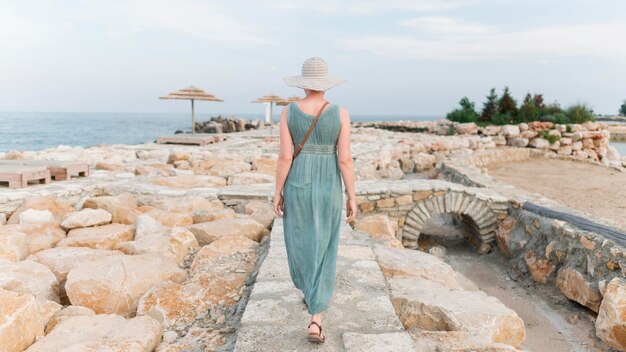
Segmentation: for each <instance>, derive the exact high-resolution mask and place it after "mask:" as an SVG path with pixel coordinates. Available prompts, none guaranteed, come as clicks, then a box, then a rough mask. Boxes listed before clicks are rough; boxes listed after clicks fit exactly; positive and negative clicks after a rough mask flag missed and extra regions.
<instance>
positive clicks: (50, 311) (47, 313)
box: [38, 300, 63, 327]
mask: <svg viewBox="0 0 626 352" xmlns="http://www.w3.org/2000/svg"><path fill="white" fill-rule="evenodd" d="M38 304H39V314H40V315H41V322H42V323H43V325H44V327H45V326H46V324H48V321H50V319H52V317H53V316H54V315H55V314H56V313H58V312H59V311H60V310H61V309H63V306H62V305H60V304H59V303H57V302H54V301H48V300H39V301H38Z"/></svg>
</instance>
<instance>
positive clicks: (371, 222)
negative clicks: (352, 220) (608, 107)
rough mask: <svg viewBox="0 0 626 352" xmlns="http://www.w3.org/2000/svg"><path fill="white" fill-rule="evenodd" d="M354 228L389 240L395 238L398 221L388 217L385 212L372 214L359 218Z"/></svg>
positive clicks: (374, 236) (377, 237)
mask: <svg viewBox="0 0 626 352" xmlns="http://www.w3.org/2000/svg"><path fill="white" fill-rule="evenodd" d="M354 229H355V230H357V231H363V232H365V233H367V234H369V235H370V236H371V237H373V238H376V239H381V240H391V239H396V232H397V231H398V222H397V221H395V220H391V219H389V217H388V216H387V215H385V214H374V215H368V216H365V217H363V218H361V219H359V220H358V221H357V222H356V225H355V226H354Z"/></svg>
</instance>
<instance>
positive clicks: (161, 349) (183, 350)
mask: <svg viewBox="0 0 626 352" xmlns="http://www.w3.org/2000/svg"><path fill="white" fill-rule="evenodd" d="M168 334H170V335H176V336H178V334H177V333H176V332H173V331H166V332H165V333H163V341H161V344H160V345H159V346H158V347H157V349H156V352H187V351H194V350H195V349H198V348H201V349H202V350H204V351H216V350H217V348H218V347H220V346H222V345H223V344H224V335H223V334H221V333H220V331H219V330H216V329H211V328H201V327H196V326H192V327H191V328H189V330H188V331H187V334H185V336H183V337H182V338H180V339H178V340H176V341H169V340H168V339H167V338H166V337H167V335H168ZM198 346H200V347H198Z"/></svg>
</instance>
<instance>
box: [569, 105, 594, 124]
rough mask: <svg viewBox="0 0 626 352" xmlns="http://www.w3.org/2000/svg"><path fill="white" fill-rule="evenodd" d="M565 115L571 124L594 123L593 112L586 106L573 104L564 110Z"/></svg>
mask: <svg viewBox="0 0 626 352" xmlns="http://www.w3.org/2000/svg"><path fill="white" fill-rule="evenodd" d="M565 115H567V118H568V119H569V122H571V123H583V122H586V121H594V120H595V118H594V117H593V110H591V108H590V107H588V106H587V105H586V104H575V105H572V106H570V107H568V108H567V110H565Z"/></svg>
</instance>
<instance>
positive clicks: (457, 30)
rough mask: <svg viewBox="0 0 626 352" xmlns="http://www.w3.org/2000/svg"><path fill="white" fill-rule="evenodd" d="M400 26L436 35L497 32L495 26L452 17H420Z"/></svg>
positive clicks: (404, 22)
mask: <svg viewBox="0 0 626 352" xmlns="http://www.w3.org/2000/svg"><path fill="white" fill-rule="evenodd" d="M400 25H401V26H405V27H411V28H415V29H417V30H419V31H422V32H425V33H429V34H434V35H467V34H488V33H494V32H495V31H496V28H495V27H494V26H486V25H482V24H479V23H469V22H464V21H460V20H456V19H454V18H450V17H419V18H413V19H409V20H404V21H401V22H400Z"/></svg>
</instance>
